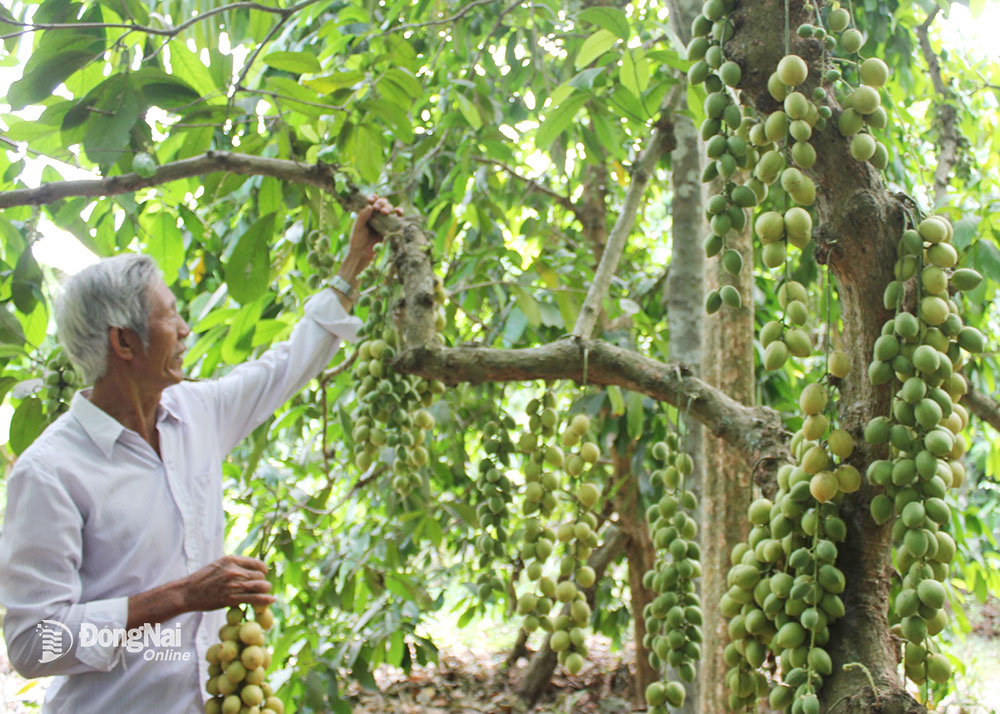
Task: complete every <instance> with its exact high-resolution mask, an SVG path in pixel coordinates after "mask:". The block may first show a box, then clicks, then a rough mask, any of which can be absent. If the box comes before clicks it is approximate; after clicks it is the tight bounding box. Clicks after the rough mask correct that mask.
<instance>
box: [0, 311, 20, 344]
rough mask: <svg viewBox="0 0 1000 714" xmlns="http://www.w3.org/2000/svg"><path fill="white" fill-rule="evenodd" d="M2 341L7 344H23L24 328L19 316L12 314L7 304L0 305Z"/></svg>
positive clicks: (0, 339) (0, 337) (0, 338)
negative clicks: (18, 319) (18, 318)
mask: <svg viewBox="0 0 1000 714" xmlns="http://www.w3.org/2000/svg"><path fill="white" fill-rule="evenodd" d="M0 342H2V343H4V344H7V345H23V344H24V330H23V329H22V328H21V323H20V322H18V321H17V318H16V317H14V316H13V315H11V314H10V311H9V310H7V306H6V305H0Z"/></svg>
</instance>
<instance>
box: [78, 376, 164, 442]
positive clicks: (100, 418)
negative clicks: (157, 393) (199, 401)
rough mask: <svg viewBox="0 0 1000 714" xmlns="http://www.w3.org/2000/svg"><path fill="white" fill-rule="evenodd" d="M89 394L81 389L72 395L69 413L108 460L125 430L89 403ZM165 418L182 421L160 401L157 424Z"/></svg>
mask: <svg viewBox="0 0 1000 714" xmlns="http://www.w3.org/2000/svg"><path fill="white" fill-rule="evenodd" d="M90 392H91V390H90V389H81V390H80V391H78V392H77V393H76V394H74V395H73V401H72V402H70V406H69V411H70V413H71V414H72V415H73V416H74V417H75V418H76V420H77V421H78V422H79V423H80V426H81V427H83V430H84V431H85V432H86V433H87V436H89V437H90V438H91V440H92V441H93V442H94V443H95V444H96V445H97V448H99V449H100V450H101V452H102V453H103V454H104V456H105V457H107V458H109V459H110V458H111V454H112V451H113V450H114V448H115V442H117V441H118V437H119V436H121V434H122V432H123V431H126V429H125V426H124V425H123V424H122V423H121V422H120V421H118V420H117V419H115V418H114V417H113V416H111V415H110V414H108V413H107V412H106V411H104V410H103V409H101V408H100V407H98V406H96V405H95V404H94V403H93V402H91V401H90ZM168 402H169V400H168ZM167 417H170V418H172V419H176V420H177V421H183V420H182V419H181V418H180V416H179V415H178V413H177V410H176V409H175V408H174V407H173V406H171V405H170V404H165V403H164V402H163V401H162V400H161V401H160V405H159V406H158V407H157V415H156V422H157V424H159V423H160V422H161V421H163V420H164V419H165V418H167Z"/></svg>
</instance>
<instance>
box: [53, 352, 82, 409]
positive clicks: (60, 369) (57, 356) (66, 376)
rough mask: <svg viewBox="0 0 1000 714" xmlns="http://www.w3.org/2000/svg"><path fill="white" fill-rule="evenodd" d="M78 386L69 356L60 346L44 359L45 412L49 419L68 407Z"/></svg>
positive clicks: (78, 379)
mask: <svg viewBox="0 0 1000 714" xmlns="http://www.w3.org/2000/svg"><path fill="white" fill-rule="evenodd" d="M79 386H80V378H79V377H77V376H76V372H75V371H73V366H72V365H71V364H70V363H69V358H68V357H66V354H65V353H64V352H63V350H62V348H61V347H57V348H56V349H54V350H52V352H51V353H50V354H49V358H48V359H47V360H46V361H45V391H46V396H47V398H46V400H45V413H46V414H47V415H48V418H49V420H53V419H55V418H56V417H57V416H59V415H60V414H62V413H63V412H64V411H66V410H67V409H69V403H70V400H71V399H73V393H74V392H75V391H76V389H77V387H79Z"/></svg>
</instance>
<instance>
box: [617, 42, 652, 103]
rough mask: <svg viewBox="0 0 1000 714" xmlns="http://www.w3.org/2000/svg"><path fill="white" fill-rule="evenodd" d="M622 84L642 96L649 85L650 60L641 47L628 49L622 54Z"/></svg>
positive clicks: (620, 77) (620, 76)
mask: <svg viewBox="0 0 1000 714" xmlns="http://www.w3.org/2000/svg"><path fill="white" fill-rule="evenodd" d="M618 77H619V79H621V83H622V86H623V87H625V89H627V90H628V91H630V92H632V94H634V95H635V96H636V97H641V96H642V93H643V92H645V91H646V88H647V87H648V86H649V60H647V59H646V57H645V56H644V55H643V53H642V50H641V49H635V50H627V51H626V52H625V54H623V55H622V68H621V71H620V72H619V73H618Z"/></svg>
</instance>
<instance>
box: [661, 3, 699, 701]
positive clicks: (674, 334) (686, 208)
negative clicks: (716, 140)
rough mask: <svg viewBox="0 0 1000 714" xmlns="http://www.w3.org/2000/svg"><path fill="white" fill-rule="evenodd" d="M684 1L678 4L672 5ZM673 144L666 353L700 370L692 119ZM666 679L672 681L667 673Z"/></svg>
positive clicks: (694, 431)
mask: <svg viewBox="0 0 1000 714" xmlns="http://www.w3.org/2000/svg"><path fill="white" fill-rule="evenodd" d="M677 5H684V7H676V8H675V6H677ZM699 9H700V5H699V4H698V3H694V2H690V1H684V2H680V3H678V2H674V3H672V4H671V15H672V16H674V17H676V18H678V20H679V23H678V24H679V25H683V26H684V27H683V31H684V32H685V33H687V32H688V28H690V26H691V19H693V18H694V17H695V16H696V15H697V14H698V10H699ZM688 16H690V18H689V17H688ZM674 136H675V137H676V138H677V148H676V149H674V151H673V154H672V156H671V169H672V171H671V176H670V179H671V187H672V189H673V199H672V201H671V208H670V213H671V223H672V230H671V256H670V274H669V276H668V278H667V284H666V303H667V324H668V325H669V328H670V357H671V359H672V360H674V361H676V362H680V363H682V364H687V365H691V368H692V370H693V371H694V372H695V373H696V374H698V373H700V365H701V359H702V327H703V322H704V307H703V306H704V302H705V250H704V248H703V247H702V236H703V235H704V233H705V217H704V215H702V206H703V201H702V184H701V153H702V146H701V141H700V140H699V138H698V130H697V129H696V128H695V125H694V122H692V121H691V120H690V119H689V118H688V117H682V116H678V117H677V120H676V121H675V123H674ZM685 427H686V428H687V437H686V439H685V450H686V451H687V452H688V454H690V456H691V458H692V460H693V461H694V470H693V471H692V473H691V475H690V476H689V477H688V479H687V486H688V488H690V489H691V490H692V491H693V492H694V493H695V495H696V496H697V497H698V509H697V511H696V513H695V514H694V515H695V518H696V519H697V520H698V522H699V523H704V522H705V521H704V518H703V513H704V512H703V510H702V497H703V495H704V489H703V486H702V479H703V475H704V473H705V471H704V461H703V459H702V438H703V437H702V428H701V425H700V424H698V423H697V422H696V421H695V420H694V419H688V420H687V421H686V422H685ZM670 676H671V679H674V680H677V679H678V678H677V677H676V675H675V674H674V673H673V672H671V673H670ZM685 689H686V690H687V696H686V697H685V699H684V705H683V706H682V707H680V708H679V709H676V710H675V711H677V712H679V713H680V714H694V712H695V711H697V706H698V682H697V680H696V681H694V682H690V683H685Z"/></svg>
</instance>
